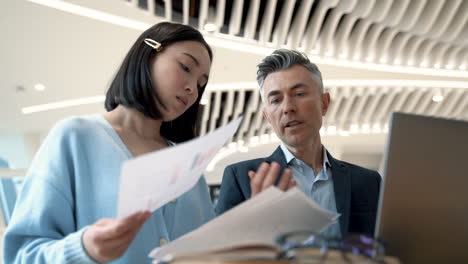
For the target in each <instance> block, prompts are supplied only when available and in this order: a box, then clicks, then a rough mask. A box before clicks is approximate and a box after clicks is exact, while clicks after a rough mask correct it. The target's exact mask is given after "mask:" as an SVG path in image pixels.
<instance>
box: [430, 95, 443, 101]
mask: <svg viewBox="0 0 468 264" xmlns="http://www.w3.org/2000/svg"><path fill="white" fill-rule="evenodd" d="M443 100H444V97H443V96H442V95H440V94H436V95H434V96H432V101H434V102H436V103H438V102H442V101H443Z"/></svg>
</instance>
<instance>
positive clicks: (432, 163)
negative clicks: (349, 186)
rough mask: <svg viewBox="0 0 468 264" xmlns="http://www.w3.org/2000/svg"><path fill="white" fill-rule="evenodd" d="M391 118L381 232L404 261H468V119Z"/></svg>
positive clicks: (379, 218) (413, 263)
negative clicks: (467, 120)
mask: <svg viewBox="0 0 468 264" xmlns="http://www.w3.org/2000/svg"><path fill="white" fill-rule="evenodd" d="M390 120H391V126H390V133H389V137H388V141H387V149H386V153H385V165H384V173H383V178H384V181H383V184H382V186H381V188H382V189H381V192H380V204H379V211H378V216H377V224H376V236H377V237H379V238H381V239H383V241H385V242H386V253H387V255H393V256H397V257H398V258H400V260H401V261H402V262H403V263H411V264H417V263H425V264H427V263H468V250H467V249H466V248H467V245H468V122H466V121H456V120H448V119H442V118H434V117H424V116H417V115H410V114H403V113H393V114H392V116H391V118H390Z"/></svg>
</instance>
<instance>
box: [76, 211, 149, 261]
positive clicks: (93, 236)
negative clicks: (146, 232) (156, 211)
mask: <svg viewBox="0 0 468 264" xmlns="http://www.w3.org/2000/svg"><path fill="white" fill-rule="evenodd" d="M150 216H151V213H150V212H149V211H146V212H140V213H135V214H132V215H130V216H128V217H126V218H123V219H109V218H104V219H101V220H99V221H97V222H96V223H94V224H93V225H91V226H89V227H88V228H87V229H86V231H85V232H84V233H83V238H82V239H83V246H84V248H85V250H86V252H87V253H88V255H89V256H90V257H91V258H92V259H94V260H95V261H97V262H101V263H102V262H109V261H112V260H115V259H117V258H119V257H121V256H122V255H123V254H124V253H125V251H126V250H127V248H128V247H129V246H130V243H131V242H132V241H133V239H134V238H135V236H136V234H137V233H138V231H139V230H140V228H141V227H142V226H143V224H144V223H145V221H146V220H147V219H148V218H149V217H150Z"/></svg>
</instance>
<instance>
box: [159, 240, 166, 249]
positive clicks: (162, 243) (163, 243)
mask: <svg viewBox="0 0 468 264" xmlns="http://www.w3.org/2000/svg"><path fill="white" fill-rule="evenodd" d="M167 243H168V241H167V239H165V238H161V239H159V246H160V247H162V246H164V245H167Z"/></svg>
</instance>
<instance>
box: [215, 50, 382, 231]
mask: <svg viewBox="0 0 468 264" xmlns="http://www.w3.org/2000/svg"><path fill="white" fill-rule="evenodd" d="M257 81H258V84H259V85H260V93H261V96H262V101H263V116H264V118H265V119H266V120H267V121H268V122H269V123H270V125H271V126H272V128H273V130H274V131H275V133H276V135H277V136H278V138H279V139H280V140H281V145H280V146H279V147H278V148H277V149H276V150H275V151H274V152H273V154H272V155H271V156H269V157H266V158H259V159H253V160H247V161H242V162H239V163H236V164H232V165H229V166H228V167H226V169H225V171H224V175H223V180H222V184H221V190H220V196H219V200H218V203H217V206H216V212H217V214H222V213H223V212H225V211H227V210H229V209H231V208H232V207H234V206H236V205H238V204H240V203H242V202H243V201H245V200H247V199H249V198H250V197H252V196H254V195H256V194H258V193H259V192H261V191H262V190H265V189H266V188H268V187H270V186H271V185H273V184H276V186H277V187H278V188H280V189H282V190H286V189H289V188H291V187H292V186H295V185H297V187H299V189H301V191H303V192H304V193H305V194H306V195H307V196H309V197H310V198H311V199H313V200H315V201H316V202H317V203H318V204H319V205H320V206H322V207H323V208H326V209H328V210H331V211H334V212H338V213H339V214H341V217H340V218H339V222H338V223H336V224H333V225H331V226H330V227H329V228H327V229H326V230H324V232H323V233H322V234H323V235H324V236H326V237H344V236H346V235H347V234H348V233H364V234H370V235H372V234H373V233H374V228H375V221H376V214H377V205H378V199H379V188H380V181H381V177H380V175H379V174H378V173H377V172H376V171H373V170H368V169H365V168H362V167H359V166H356V165H353V164H350V163H347V162H344V161H340V160H337V159H335V158H333V157H332V156H331V155H330V153H329V152H328V151H327V150H326V148H325V147H324V146H323V145H322V142H321V138H320V132H319V131H320V128H321V126H322V118H323V116H324V115H325V114H326V113H327V110H328V107H329V105H330V94H329V93H327V92H324V90H323V83H322V74H321V73H320V70H319V69H318V68H317V66H316V65H315V64H313V63H312V62H310V61H309V59H308V58H307V56H306V55H304V54H302V53H300V52H297V51H293V50H286V49H280V50H276V51H274V52H273V54H271V55H269V56H267V57H266V58H265V59H263V61H262V62H261V63H260V64H259V65H258V71H257ZM279 175H281V176H280V177H278V176H279Z"/></svg>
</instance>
